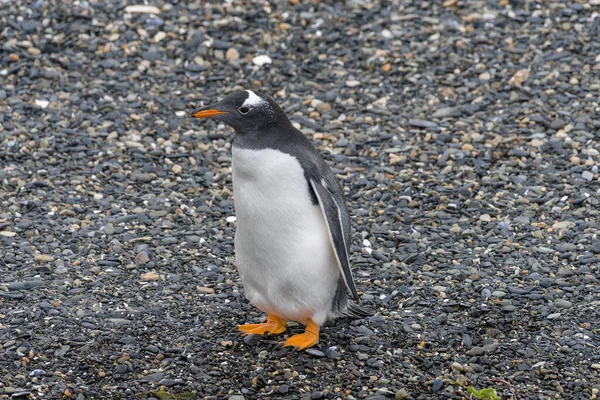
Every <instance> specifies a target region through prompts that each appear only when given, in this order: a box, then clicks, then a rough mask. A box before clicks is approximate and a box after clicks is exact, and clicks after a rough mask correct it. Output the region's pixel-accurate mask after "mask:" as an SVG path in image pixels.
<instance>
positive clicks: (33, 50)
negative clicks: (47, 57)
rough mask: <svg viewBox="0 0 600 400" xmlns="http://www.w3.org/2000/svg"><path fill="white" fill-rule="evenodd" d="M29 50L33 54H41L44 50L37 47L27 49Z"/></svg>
mask: <svg viewBox="0 0 600 400" xmlns="http://www.w3.org/2000/svg"><path fill="white" fill-rule="evenodd" d="M27 52H28V53H29V54H31V55H32V56H39V55H40V54H42V51H41V50H40V49H38V48H37V47H30V48H28V49H27Z"/></svg>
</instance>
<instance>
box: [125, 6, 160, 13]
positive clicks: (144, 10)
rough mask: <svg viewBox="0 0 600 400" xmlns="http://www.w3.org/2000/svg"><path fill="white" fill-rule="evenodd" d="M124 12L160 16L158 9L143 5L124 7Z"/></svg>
mask: <svg viewBox="0 0 600 400" xmlns="http://www.w3.org/2000/svg"><path fill="white" fill-rule="evenodd" d="M125 12H126V13H129V14H160V9H159V8H158V7H156V6H145V5H143V4H134V5H131V6H127V7H125Z"/></svg>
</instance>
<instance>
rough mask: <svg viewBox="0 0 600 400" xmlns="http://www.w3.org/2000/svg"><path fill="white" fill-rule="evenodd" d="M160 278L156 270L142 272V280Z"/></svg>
mask: <svg viewBox="0 0 600 400" xmlns="http://www.w3.org/2000/svg"><path fill="white" fill-rule="evenodd" d="M159 279H160V275H158V272H156V271H150V272H146V273H144V274H142V280H143V281H157V280H159Z"/></svg>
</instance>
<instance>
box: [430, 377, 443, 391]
mask: <svg viewBox="0 0 600 400" xmlns="http://www.w3.org/2000/svg"><path fill="white" fill-rule="evenodd" d="M443 385H444V381H443V380H442V379H440V378H435V379H434V381H433V384H432V385H431V391H432V392H433V393H436V392H439V391H440V389H441V388H442V386H443Z"/></svg>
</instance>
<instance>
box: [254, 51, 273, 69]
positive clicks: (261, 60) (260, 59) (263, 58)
mask: <svg viewBox="0 0 600 400" xmlns="http://www.w3.org/2000/svg"><path fill="white" fill-rule="evenodd" d="M272 62H273V60H271V57H269V56H268V55H266V54H263V55H260V56H256V57H254V58H253V59H252V63H253V64H254V65H258V66H259V67H262V66H263V65H265V64H271V63H272Z"/></svg>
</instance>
